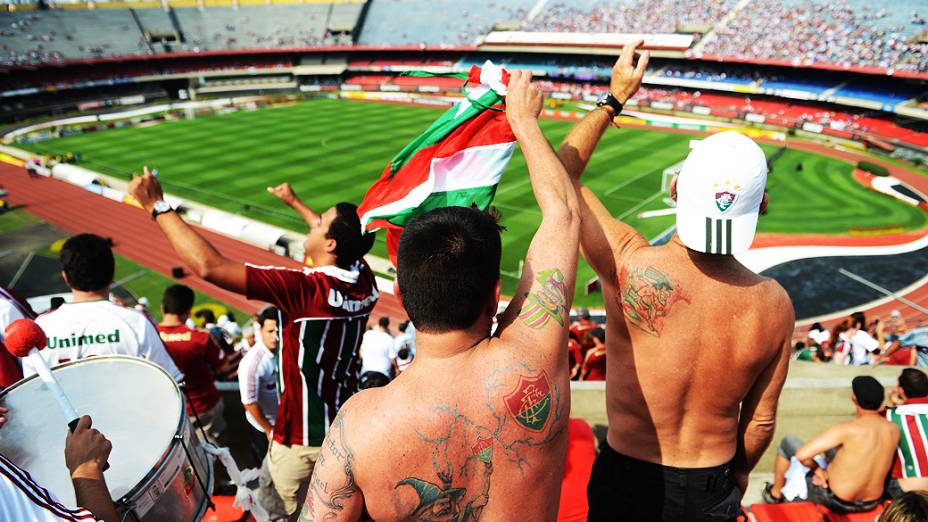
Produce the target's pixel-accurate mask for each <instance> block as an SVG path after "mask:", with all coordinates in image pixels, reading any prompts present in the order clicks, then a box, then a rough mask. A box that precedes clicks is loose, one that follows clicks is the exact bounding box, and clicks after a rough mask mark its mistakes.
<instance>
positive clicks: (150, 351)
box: [139, 316, 184, 382]
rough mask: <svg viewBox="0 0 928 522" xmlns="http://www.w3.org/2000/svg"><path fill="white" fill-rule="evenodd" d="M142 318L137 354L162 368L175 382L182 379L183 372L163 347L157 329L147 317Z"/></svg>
mask: <svg viewBox="0 0 928 522" xmlns="http://www.w3.org/2000/svg"><path fill="white" fill-rule="evenodd" d="M142 319H143V321H142V323H143V324H142V335H141V338H140V339H139V341H140V343H141V346H139V356H140V357H143V358H145V359H148V360H149V361H151V362H153V363H155V364H157V365H158V366H160V367H161V368H163V369H164V371H166V372H168V375H170V376H171V378H172V379H174V380H175V381H176V382H181V381H183V380H184V374H183V373H182V372H181V371H180V370H179V369H178V368H177V365H176V364H174V359H171V354H169V353H168V350H167V348H165V347H164V342H163V341H162V340H161V336H159V335H158V330H156V329H155V326H154V325H153V324H151V322H150V321H148V319H145V317H144V316H142Z"/></svg>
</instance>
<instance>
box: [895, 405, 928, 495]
mask: <svg viewBox="0 0 928 522" xmlns="http://www.w3.org/2000/svg"><path fill="white" fill-rule="evenodd" d="M886 419H887V420H889V421H890V422H892V423H893V424H895V425H897V426H899V447H898V448H897V449H896V459H895V462H894V463H893V470H892V477H893V478H918V477H928V398H926V397H923V398H917V399H909V400H907V401H906V402H905V404H903V405H902V406H898V407H896V408H890V409H888V410H886Z"/></svg>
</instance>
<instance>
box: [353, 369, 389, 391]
mask: <svg viewBox="0 0 928 522" xmlns="http://www.w3.org/2000/svg"><path fill="white" fill-rule="evenodd" d="M388 384H390V378H389V377H387V376H386V375H384V374H382V373H380V372H364V373H363V374H361V378H360V379H358V388H359V389H362V390H366V389H368V388H380V387H382V386H386V385H388Z"/></svg>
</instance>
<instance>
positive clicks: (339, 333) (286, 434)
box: [129, 168, 379, 520]
mask: <svg viewBox="0 0 928 522" xmlns="http://www.w3.org/2000/svg"><path fill="white" fill-rule="evenodd" d="M269 190H270V192H272V193H273V194H274V195H275V196H277V197H279V198H280V199H281V200H283V201H284V202H285V203H287V204H288V205H290V206H291V207H292V208H293V209H294V210H296V211H297V212H298V213H299V214H300V216H302V217H303V219H304V221H306V223H307V224H308V225H309V227H310V231H309V233H308V234H307V236H306V240H305V241H304V242H303V249H304V251H305V253H306V256H307V258H308V259H311V260H312V264H313V266H312V268H309V267H304V268H303V269H288V268H278V267H267V266H264V267H261V266H255V265H248V264H245V263H243V262H241V261H235V260H232V259H229V258H227V257H225V256H223V255H222V254H220V253H219V251H217V250H216V249H215V247H213V246H212V245H211V244H209V242H208V241H206V240H205V239H204V238H203V236H201V235H200V234H198V233H197V232H196V230H194V229H193V227H191V226H190V225H188V224H187V223H186V222H185V221H184V220H183V219H181V218H180V216H178V215H177V213H176V212H175V211H174V210H173V209H172V208H171V206H170V205H169V204H168V203H166V202H165V201H164V194H163V193H162V190H161V185H160V184H159V183H158V180H157V178H155V177H154V176H153V175H152V174H151V173H150V172H149V171H148V169H147V168H146V169H145V172H144V175H143V176H140V177H136V178H135V179H133V180H132V182H131V183H130V185H129V192H130V193H131V194H132V197H134V198H135V200H136V201H138V203H139V204H140V205H141V206H142V208H143V209H145V211H146V212H148V213H149V214H151V215H152V216H154V218H155V222H156V223H158V226H160V227H161V230H162V232H164V234H165V236H166V237H167V239H168V241H170V243H171V246H172V247H173V248H174V251H175V252H177V254H178V256H179V257H180V258H181V260H183V262H184V263H185V264H187V266H189V267H190V268H191V269H192V272H193V273H195V274H196V275H197V276H199V277H201V278H203V279H205V280H206V281H209V282H210V283H212V284H214V285H216V286H219V287H220V288H224V289H226V290H229V291H231V292H236V293H239V294H243V295H245V297H247V298H249V299H256V300H259V301H264V302H267V303H271V304H273V305H274V306H276V307H277V308H278V309H279V310H280V317H281V319H280V347H279V348H278V357H279V359H280V381H281V387H280V388H279V389H280V407H279V408H278V410H277V418H276V419H275V421H274V439H273V441H272V442H271V444H270V447H269V448H268V452H267V456H266V457H265V459H264V463H263V464H262V469H261V476H260V477H259V486H258V491H257V496H258V501H259V502H260V503H261V505H262V506H264V508H265V509H266V510H267V511H268V513H269V514H270V516H271V519H272V520H273V519H279V518H285V517H291V516H294V515H297V514H298V511H299V510H298V508H299V507H300V505H301V504H302V502H303V500H304V498H305V497H306V488H307V487H308V486H309V480H310V477H311V476H312V473H313V467H314V466H315V465H316V460H317V459H318V458H319V454H320V451H321V449H322V448H321V446H322V441H323V440H324V439H325V435H326V432H327V431H328V430H329V428H330V426H331V425H332V423H333V422H334V421H335V416H336V415H337V414H338V411H339V409H340V408H341V407H342V405H343V404H344V403H345V401H347V400H348V398H349V397H351V396H352V395H353V394H354V393H355V392H357V391H358V370H359V368H360V361H359V359H358V347H359V345H360V343H361V335H362V334H363V332H364V330H365V328H366V326H367V319H368V317H369V316H370V313H371V311H372V310H373V309H374V305H375V304H376V303H377V299H378V297H379V293H378V290H377V282H376V280H375V279H374V273H373V272H372V271H371V269H370V267H369V266H368V265H367V263H366V262H365V261H364V255H365V254H367V252H368V251H369V250H370V249H371V247H372V246H373V244H374V235H373V234H363V235H362V234H361V222H360V219H359V218H358V208H357V206H355V205H352V204H350V203H338V204H336V205H335V206H334V207H332V208H330V209H328V210H326V211H325V212H323V213H321V214H317V213H316V212H314V211H313V210H312V209H310V208H309V207H308V206H307V205H305V204H304V203H303V202H302V201H300V200H299V199H298V198H297V197H296V195H295V194H294V193H293V191H292V189H290V186H289V185H288V184H286V183H285V184H283V185H280V186H278V187H276V188H273V189H269Z"/></svg>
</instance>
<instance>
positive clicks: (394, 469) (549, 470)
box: [303, 71, 580, 521]
mask: <svg viewBox="0 0 928 522" xmlns="http://www.w3.org/2000/svg"><path fill="white" fill-rule="evenodd" d="M530 78H531V75H530V74H529V73H528V72H526V71H513V73H512V78H511V81H510V83H509V94H508V96H507V100H506V105H507V107H506V113H507V117H508V119H509V122H510V124H511V126H512V130H513V132H514V134H515V135H516V137H517V139H518V141H519V145H520V147H521V148H522V152H523V154H524V155H525V159H526V162H527V164H528V170H529V177H530V178H531V182H532V187H533V188H534V191H535V197H536V199H537V200H538V206H539V207H540V208H541V212H542V219H541V225H540V227H539V229H538V231H537V233H536V234H535V237H534V239H533V241H532V244H531V247H530V248H529V251H528V254H527V257H526V261H525V271H524V274H523V277H522V281H521V282H520V285H519V288H518V290H517V292H516V297H514V298H513V300H512V302H511V303H510V305H509V307H508V308H507V310H506V312H505V314H504V316H503V318H502V320H501V321H500V324H499V328H498V329H497V332H496V333H495V334H494V335H493V336H492V337H491V335H490V328H491V324H492V321H493V316H494V315H495V314H496V307H497V303H498V300H499V295H500V282H499V277H500V272H499V263H500V251H501V245H500V229H499V227H498V225H497V223H496V220H495V218H494V217H493V216H491V215H489V214H487V213H484V212H479V211H477V210H474V209H470V208H462V207H450V208H443V209H438V210H434V211H432V212H429V213H427V214H425V215H423V216H421V217H419V218H416V219H415V220H413V221H411V222H410V223H409V225H408V226H407V227H406V230H405V231H404V232H403V235H402V238H401V239H400V243H399V251H398V264H397V268H398V273H397V277H398V281H399V288H400V289H401V290H402V294H401V298H402V300H403V305H404V306H405V307H406V312H407V313H408V314H409V318H410V320H411V321H412V322H413V324H415V325H416V352H417V353H416V360H415V362H414V363H413V364H411V365H410V366H409V368H408V369H407V370H406V371H405V372H403V373H401V374H400V375H399V377H397V378H396V379H395V380H394V381H393V382H391V383H390V384H389V385H388V386H386V387H383V388H374V389H369V390H365V391H362V392H361V393H359V394H357V395H355V396H353V397H352V398H351V399H350V400H349V401H348V402H346V403H345V405H344V406H343V407H342V409H341V411H339V414H338V418H337V419H336V421H335V424H334V425H333V428H332V429H331V430H330V431H329V434H328V435H327V437H326V440H325V442H324V443H323V449H322V454H321V455H320V457H319V462H318V463H317V465H316V468H315V470H314V472H313V477H312V480H311V481H310V495H308V496H307V500H306V504H305V506H304V509H303V520H316V521H320V520H358V518H359V517H360V516H361V512H362V508H364V507H366V508H367V511H368V513H369V514H370V517H371V518H372V519H374V520H423V521H424V520H459V521H474V520H477V519H480V518H481V517H482V518H483V519H484V520H519V521H522V520H531V521H541V520H554V519H555V517H556V516H557V510H558V501H559V496H560V495H559V491H560V485H561V478H562V476H563V471H564V461H565V452H566V448H567V431H566V429H565V428H566V426H567V418H568V414H569V412H570V387H569V381H568V375H567V373H568V372H567V358H566V357H564V347H565V346H566V345H567V330H568V327H569V321H570V319H569V311H570V305H571V301H572V297H573V293H574V277H575V274H576V269H577V242H578V241H579V233H580V218H579V209H578V203H577V196H576V193H575V191H574V189H573V187H572V186H571V183H570V181H569V179H568V178H567V174H566V173H565V172H564V168H563V166H562V165H561V163H560V162H559V161H558V159H557V156H556V155H555V154H554V151H553V150H552V149H551V146H550V145H549V144H548V142H547V141H546V140H545V137H544V135H543V134H542V133H541V129H540V128H539V126H538V122H537V118H538V114H539V112H540V111H541V109H542V95H541V93H540V92H539V91H538V90H537V89H536V88H535V87H534V86H532V85H531V84H530Z"/></svg>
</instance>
